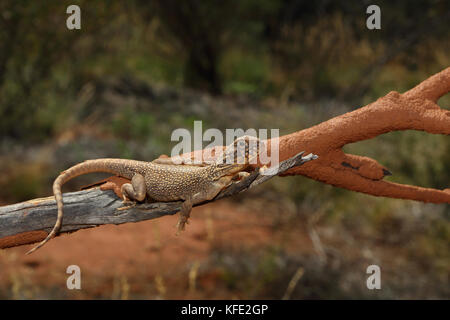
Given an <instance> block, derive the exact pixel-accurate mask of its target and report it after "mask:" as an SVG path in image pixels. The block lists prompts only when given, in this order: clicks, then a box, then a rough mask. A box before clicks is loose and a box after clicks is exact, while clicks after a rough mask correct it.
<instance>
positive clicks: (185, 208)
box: [177, 197, 193, 235]
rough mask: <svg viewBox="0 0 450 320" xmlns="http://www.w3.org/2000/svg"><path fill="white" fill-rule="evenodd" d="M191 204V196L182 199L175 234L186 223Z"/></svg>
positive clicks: (182, 228)
mask: <svg viewBox="0 0 450 320" xmlns="http://www.w3.org/2000/svg"><path fill="white" fill-rule="evenodd" d="M192 205H193V201H192V197H188V198H186V200H184V202H183V204H182V205H181V210H180V218H179V219H178V223H177V229H178V230H177V235H178V234H179V233H180V231H183V230H184V227H185V225H186V223H188V219H189V217H190V215H191V210H192Z"/></svg>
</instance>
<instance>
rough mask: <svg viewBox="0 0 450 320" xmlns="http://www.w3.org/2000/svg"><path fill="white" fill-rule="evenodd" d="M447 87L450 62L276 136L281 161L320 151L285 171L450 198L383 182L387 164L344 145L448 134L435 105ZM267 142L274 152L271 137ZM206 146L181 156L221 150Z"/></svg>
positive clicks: (449, 116) (362, 187) (446, 114)
mask: <svg viewBox="0 0 450 320" xmlns="http://www.w3.org/2000/svg"><path fill="white" fill-rule="evenodd" d="M448 92H450V67H449V68H447V69H445V70H443V71H441V72H439V73H437V74H435V75H433V76H431V77H430V78H428V79H426V80H425V81H423V82H422V83H420V84H419V85H417V86H416V87H414V88H412V89H411V90H409V91H407V92H405V93H403V94H400V93H398V92H395V91H392V92H390V93H388V94H387V95H386V96H384V97H382V98H380V99H378V100H377V101H375V102H373V103H371V104H369V105H367V106H365V107H362V108H359V109H357V110H354V111H352V112H348V113H345V114H343V115H340V116H337V117H335V118H332V119H330V120H327V121H324V122H322V123H320V124H318V125H316V126H313V127H311V128H307V129H304V130H301V131H297V132H294V133H291V134H289V135H285V136H282V137H280V138H278V139H279V153H280V154H279V159H280V161H281V160H284V159H287V158H289V157H292V156H293V155H294V154H296V153H297V152H299V151H300V150H307V152H312V153H314V154H317V155H318V156H319V159H318V160H317V161H313V162H311V163H308V164H305V165H304V166H301V167H298V168H292V169H290V170H288V171H287V172H285V173H283V174H281V176H288V175H303V176H306V177H308V178H311V179H314V180H317V181H321V182H324V183H328V184H331V185H333V186H336V187H341V188H345V189H348V190H352V191H358V192H363V193H367V194H370V195H374V196H383V197H389V198H400V199H410V200H417V201H423V202H433V203H450V189H445V190H437V189H432V188H422V187H418V186H410V185H403V184H399V183H394V182H389V181H383V180H382V179H383V178H384V177H385V176H387V175H391V173H390V172H389V170H388V169H387V168H385V167H383V166H382V165H380V164H379V163H378V162H377V161H376V160H374V159H371V158H368V157H362V156H357V155H352V154H346V153H344V152H343V151H342V147H343V146H345V145H346V144H349V143H353V142H357V141H362V140H367V139H371V138H374V137H376V136H379V135H381V134H384V133H387V132H391V131H399V130H420V131H425V132H428V133H433V134H445V135H450V111H449V110H445V109H442V108H440V107H439V106H438V105H437V104H436V102H437V100H438V99H439V98H440V97H441V96H443V95H444V94H446V93H448ZM265 145H266V146H267V148H268V149H269V152H270V145H271V143H270V140H269V141H266V143H265ZM220 148H222V147H219V149H220ZM205 151H206V150H198V151H195V152H192V153H190V154H185V155H183V156H184V157H186V158H189V157H200V156H201V153H203V154H204V155H205V158H206V159H211V157H212V158H214V155H215V154H217V153H218V152H217V151H218V150H217V149H215V150H213V151H211V150H208V152H205ZM209 155H211V157H208V156H209Z"/></svg>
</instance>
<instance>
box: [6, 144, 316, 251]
mask: <svg viewBox="0 0 450 320" xmlns="http://www.w3.org/2000/svg"><path fill="white" fill-rule="evenodd" d="M302 153H303V152H301V153H299V154H297V155H296V156H294V157H292V158H290V159H288V160H286V161H283V162H281V163H280V165H279V166H277V167H273V168H269V169H268V170H266V171H264V174H261V173H260V172H259V170H254V171H253V172H252V173H251V174H250V175H249V176H248V177H246V178H245V179H243V180H242V181H239V182H237V183H234V184H232V185H230V186H229V187H228V188H226V189H224V190H222V192H220V193H219V194H218V195H217V197H216V198H215V199H213V200H212V201H215V200H218V199H221V198H224V197H228V196H231V195H234V194H237V193H240V192H243V191H245V190H247V189H249V188H253V187H255V186H257V185H258V184H260V183H263V182H265V181H267V180H268V179H270V178H272V177H274V176H276V175H277V174H279V173H281V172H284V171H286V170H288V169H290V168H293V167H295V166H299V165H302V164H303V163H305V162H308V161H310V160H313V159H316V156H315V155H312V154H309V155H307V156H305V157H302ZM107 180H109V181H114V183H115V184H116V185H117V184H119V183H120V182H119V181H117V180H114V179H113V180H111V179H107ZM125 181H127V180H126V179H123V181H122V183H123V182H125ZM104 189H105V188H102V187H100V188H98V187H96V188H91V189H88V190H83V191H78V192H71V193H65V194H64V221H63V227H62V230H61V233H67V232H74V231H77V230H80V229H85V228H92V227H96V226H99V225H104V224H116V225H117V224H122V223H127V222H139V221H143V220H151V219H156V218H159V217H162V216H165V215H173V214H175V213H177V212H178V211H179V210H180V207H181V201H177V202H157V203H143V204H139V205H136V206H135V207H132V208H126V209H124V210H118V209H119V208H121V207H123V204H122V200H121V199H122V198H121V197H118V196H117V195H116V194H114V192H112V191H111V190H104ZM207 202H209V201H207ZM205 203H206V202H205ZM56 213H57V208H56V203H55V200H54V197H47V198H40V199H34V200H29V201H26V202H22V203H17V204H13V205H9V206H4V207H0V248H9V247H15V246H19V245H24V244H31V243H34V242H38V241H41V240H43V239H44V238H45V237H46V236H47V234H48V232H50V230H51V229H52V228H53V225H54V223H55V219H56ZM174 230H175V228H174Z"/></svg>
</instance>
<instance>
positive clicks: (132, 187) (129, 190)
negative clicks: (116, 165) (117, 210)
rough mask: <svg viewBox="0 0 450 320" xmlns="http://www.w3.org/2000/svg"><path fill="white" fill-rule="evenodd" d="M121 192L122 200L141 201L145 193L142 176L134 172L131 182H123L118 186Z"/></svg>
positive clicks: (145, 188)
mask: <svg viewBox="0 0 450 320" xmlns="http://www.w3.org/2000/svg"><path fill="white" fill-rule="evenodd" d="M120 190H121V191H122V194H123V202H128V201H143V200H144V199H145V196H146V194H147V187H146V185H145V179H144V176H143V175H141V174H138V173H137V174H135V175H134V176H133V178H132V179H131V183H124V184H123V185H122V187H121V188H120Z"/></svg>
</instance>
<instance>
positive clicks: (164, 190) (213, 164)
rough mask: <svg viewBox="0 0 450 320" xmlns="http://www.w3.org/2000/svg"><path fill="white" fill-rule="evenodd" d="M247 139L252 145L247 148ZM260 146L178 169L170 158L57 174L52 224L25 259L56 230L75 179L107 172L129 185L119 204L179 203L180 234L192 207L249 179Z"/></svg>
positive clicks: (240, 143) (232, 149) (243, 141)
mask: <svg viewBox="0 0 450 320" xmlns="http://www.w3.org/2000/svg"><path fill="white" fill-rule="evenodd" d="M252 139H254V141H255V142H256V143H251V140H252ZM260 143H261V142H260V141H259V139H257V138H255V137H251V136H242V137H240V138H237V139H236V140H235V141H234V142H233V143H232V144H230V145H229V146H227V147H226V148H225V150H224V152H223V154H222V155H220V156H219V157H217V159H216V160H214V161H203V162H201V163H193V162H190V161H186V160H185V161H184V162H182V163H181V164H180V163H178V162H175V161H174V159H172V158H158V159H155V160H153V161H151V162H146V161H138V160H129V159H118V158H117V159H115V158H103V159H92V160H86V161H84V162H81V163H78V164H76V165H74V166H72V167H71V168H69V169H67V170H65V171H63V172H61V174H60V175H59V176H58V177H57V178H56V179H55V181H54V183H53V194H54V196H55V200H56V204H57V210H58V213H57V219H56V223H55V225H54V227H53V229H52V230H51V231H50V233H48V235H47V237H46V238H45V239H44V240H42V241H41V242H40V243H39V244H37V245H36V246H35V247H34V248H32V249H31V250H30V251H28V252H27V253H26V254H30V253H32V252H34V251H36V250H37V249H39V248H40V247H42V246H43V245H45V244H46V243H47V242H48V241H49V240H51V239H52V238H54V237H55V236H56V235H57V234H58V233H59V231H60V230H61V227H62V220H63V206H64V203H63V197H62V191H61V188H62V186H63V184H65V183H66V182H68V181H69V180H72V179H73V178H75V177H78V176H81V175H84V174H88V173H93V172H106V173H112V174H115V175H117V176H120V177H123V178H126V179H129V180H131V183H125V184H123V185H122V186H121V192H122V194H123V202H124V203H128V202H131V203H133V204H136V203H137V202H142V201H144V200H145V199H146V198H149V199H152V200H156V201H163V202H166V201H179V200H181V201H183V202H182V205H181V209H180V217H179V221H178V224H177V229H178V231H181V230H184V227H185V224H186V223H187V222H188V219H189V216H190V212H191V209H192V206H193V205H195V204H198V203H201V202H204V201H207V200H212V199H214V197H215V196H216V195H217V194H218V193H219V192H220V191H222V190H223V189H224V188H226V187H228V186H229V185H230V184H232V183H233V182H234V181H235V180H238V179H241V178H243V177H246V176H248V175H249V173H248V172H247V171H246V170H248V169H249V167H251V163H252V160H253V159H255V157H257V156H258V148H259V146H260ZM234 160H236V161H234ZM260 170H264V168H262V169H260ZM119 209H121V208H119Z"/></svg>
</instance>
